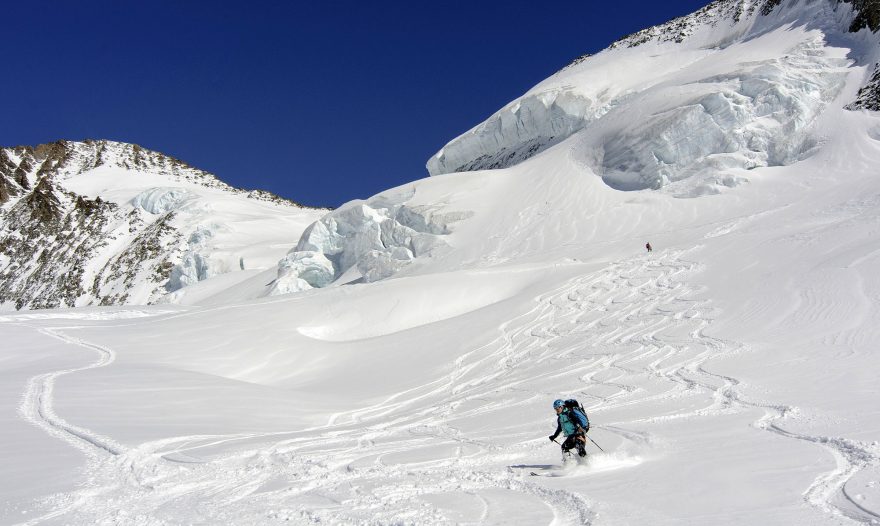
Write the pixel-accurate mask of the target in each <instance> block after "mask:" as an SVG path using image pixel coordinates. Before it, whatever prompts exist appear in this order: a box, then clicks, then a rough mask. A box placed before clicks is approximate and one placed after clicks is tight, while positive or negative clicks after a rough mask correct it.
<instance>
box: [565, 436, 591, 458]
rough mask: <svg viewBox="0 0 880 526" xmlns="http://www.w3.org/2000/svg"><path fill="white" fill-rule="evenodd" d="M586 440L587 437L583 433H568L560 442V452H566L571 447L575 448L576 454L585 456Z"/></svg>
mask: <svg viewBox="0 0 880 526" xmlns="http://www.w3.org/2000/svg"><path fill="white" fill-rule="evenodd" d="M586 441H587V437H586V436H584V434H583V433H575V434H573V435H568V436H567V437H565V441H564V442H563V443H562V452H563V453H567V452H568V451H570V450H572V449H577V452H578V455H580V456H582V457H585V456H587V450H586V449H584V446H585V445H586Z"/></svg>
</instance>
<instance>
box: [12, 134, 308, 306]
mask: <svg viewBox="0 0 880 526" xmlns="http://www.w3.org/2000/svg"><path fill="white" fill-rule="evenodd" d="M99 167H108V168H114V169H122V170H124V172H122V173H128V171H132V172H138V173H145V174H152V175H154V176H156V177H161V178H162V180H163V181H166V182H167V181H172V182H176V183H177V184H180V185H196V186H197V187H203V188H208V189H213V190H218V191H220V192H223V194H224V195H234V196H239V197H240V198H242V199H251V200H256V201H260V202H266V203H271V204H272V205H275V206H281V207H285V208H287V207H289V208H292V209H301V208H303V207H302V206H301V205H297V204H296V203H293V202H291V201H288V200H285V199H282V198H280V197H278V196H275V195H273V194H271V193H269V192H264V191H247V190H241V189H237V188H234V187H232V186H229V185H228V184H226V183H224V182H222V181H220V180H218V179H217V178H216V177H214V176H213V175H212V174H210V173H208V172H205V171H203V170H199V169H197V168H193V167H191V166H189V165H187V164H186V163H184V162H183V161H180V160H178V159H174V158H172V157H169V156H166V155H163V154H161V153H158V152H154V151H151V150H147V149H145V148H142V147H140V146H138V145H135V144H126V143H119V142H112V141H92V140H89V141H83V142H73V141H58V142H54V143H50V144H43V145H39V146H36V147H30V146H18V147H13V148H2V149H0V306H3V307H5V308H9V307H13V308H15V309H25V308H27V309H37V308H55V307H74V306H84V305H119V304H142V303H155V302H159V301H163V300H165V299H167V296H168V295H169V293H171V292H174V289H175V288H180V287H182V286H185V285H186V284H187V283H191V282H192V281H194V280H197V279H199V278H198V277H193V278H192V279H189V280H187V279H183V280H181V275H183V274H186V273H187V272H189V270H188V269H187V268H185V262H184V260H185V258H186V257H187V255H189V256H190V257H192V254H189V253H188V250H189V249H190V246H189V243H188V239H187V234H188V233H187V232H184V231H182V230H181V229H180V228H179V227H178V226H176V225H175V218H176V216H177V214H178V211H177V210H175V209H173V207H171V209H167V210H165V209H157V210H147V209H145V207H144V206H132V205H131V204H130V203H114V202H110V201H107V200H102V199H101V197H100V196H97V197H92V198H90V197H87V196H84V195H79V194H77V193H75V192H72V191H70V190H69V189H67V188H65V185H64V183H65V181H67V180H69V179H71V178H75V177H76V176H78V175H80V174H84V173H87V172H90V171H92V170H95V169H96V168H99ZM190 187H191V186H190ZM146 208H149V207H146ZM316 215H317V213H316ZM175 270H176V271H177V272H176V273H177V280H176V281H175V283H177V285H176V287H175V286H171V285H169V283H170V282H171V277H172V275H173V274H174V273H175ZM203 277H204V276H203Z"/></svg>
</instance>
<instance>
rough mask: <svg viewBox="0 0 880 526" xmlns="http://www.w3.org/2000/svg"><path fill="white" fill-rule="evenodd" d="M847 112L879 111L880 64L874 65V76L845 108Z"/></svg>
mask: <svg viewBox="0 0 880 526" xmlns="http://www.w3.org/2000/svg"><path fill="white" fill-rule="evenodd" d="M846 109H848V110H871V111H880V63H877V64H875V65H874V74H873V76H871V80H869V81H868V83H867V84H865V85H864V86H863V87H862V88H861V89H859V93H858V95H857V96H856V100H855V101H853V102H852V103H850V104H849V105H847V106H846Z"/></svg>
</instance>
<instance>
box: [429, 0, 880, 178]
mask: <svg viewBox="0 0 880 526" xmlns="http://www.w3.org/2000/svg"><path fill="white" fill-rule="evenodd" d="M875 11H877V8H876V7H875V6H873V4H870V3H869V2H856V3H855V4H850V3H848V2H840V1H838V0H813V1H806V0H802V1H788V2H782V1H780V0H719V1H716V2H712V3H711V4H709V5H708V6H706V7H704V8H703V9H700V10H699V11H697V12H695V13H693V14H691V15H688V16H685V17H680V18H677V19H674V20H672V21H670V22H667V23H665V24H662V25H659V26H655V27H652V28H648V29H645V30H643V31H640V32H638V33H635V34H633V35H629V36H627V37H624V38H622V39H621V40H619V41H617V42H615V43H614V44H612V45H611V46H610V47H609V48H608V49H606V50H604V51H602V52H600V53H598V54H596V55H592V56H585V57H581V58H579V59H577V60H576V61H575V62H574V63H572V64H571V65H569V66H568V67H566V68H564V69H563V70H561V71H559V72H557V73H556V74H554V75H552V76H551V77H549V78H548V79H547V80H545V81H543V82H541V83H539V84H538V85H537V86H535V87H534V88H532V89H531V90H529V91H528V92H527V93H525V94H524V95H523V96H522V97H520V98H518V99H516V100H514V101H513V102H511V103H510V104H508V105H506V106H505V107H504V108H502V109H501V110H499V111H498V112H496V113H495V114H494V115H492V116H491V117H490V118H489V119H487V120H486V121H485V122H483V123H481V124H479V125H477V126H476V127H474V128H473V129H471V130H470V131H468V132H466V133H465V134H463V135H461V136H460V137H458V138H456V139H454V140H453V141H451V142H450V143H449V144H447V145H446V146H444V147H443V149H441V150H440V151H439V152H438V153H437V154H436V155H434V156H433V157H432V158H431V159H430V160H429V161H428V163H427V167H428V171H429V173H430V174H431V175H438V174H444V173H451V172H460V171H473V170H481V169H492V168H503V167H507V166H512V165H515V164H518V163H520V162H522V161H524V160H525V159H528V158H530V157H532V156H534V155H536V154H538V153H540V152H542V151H544V150H546V149H548V148H550V147H552V146H554V145H556V144H559V143H561V142H563V141H565V140H567V139H568V138H570V137H572V136H574V135H579V136H582V137H583V138H584V141H583V143H582V145H581V146H580V148H579V149H580V152H579V156H580V158H581V159H582V160H584V161H585V162H588V163H589V164H590V166H591V167H592V168H593V169H594V170H595V171H596V173H597V174H599V175H601V176H602V177H603V178H604V179H605V181H606V182H607V183H608V184H610V185H612V186H614V187H615V188H621V189H639V188H660V187H663V186H666V185H668V184H669V183H671V182H674V181H678V180H682V179H686V178H690V177H693V176H705V175H706V168H707V167H708V165H707V164H706V163H708V164H710V165H712V168H713V169H716V168H741V169H750V168H754V167H757V166H775V165H781V164H788V163H790V162H792V161H794V160H796V159H799V158H800V157H801V155H802V154H803V153H804V152H805V151H807V150H809V148H810V146H811V144H812V142H813V141H815V137H811V136H810V128H811V125H812V124H813V122H814V119H815V118H816V116H817V115H819V114H820V113H821V112H822V110H823V108H824V107H825V106H826V105H828V104H830V103H832V101H834V99H835V98H836V97H837V95H838V94H839V92H840V88H841V87H842V86H843V78H844V77H845V76H846V75H848V74H849V73H852V70H848V69H846V68H848V67H849V66H850V65H855V66H861V67H865V68H868V69H869V71H861V74H862V75H863V76H866V77H869V76H870V72H871V71H872V70H873V68H874V63H875V62H876V59H877V58H878V57H877V49H876V48H877V45H876V44H877V40H876V38H875V37H874V36H873V35H869V34H868V33H867V32H868V30H863V31H862V33H863V34H862V35H861V36H860V35H852V34H849V33H848V31H850V30H858V29H860V28H862V27H864V26H865V25H868V26H870V27H871V28H872V29H876V27H875V26H871V24H870V22H869V21H870V20H871V16H869V15H871V13H874V12H875ZM860 19H864V20H866V21H865V22H859V20H860ZM829 35H832V36H833V38H832V39H831V40H832V41H833V42H834V43H835V44H834V45H840V44H844V43H845V44H848V46H849V49H846V50H845V51H841V52H838V51H835V50H834V49H835V48H834V47H833V46H831V45H829V38H828V36H829ZM855 48H860V49H858V51H857V52H855ZM866 73H867V75H866ZM863 83H864V82H863ZM873 91H876V90H873ZM869 95H870V94H867V95H865V96H862V97H861V98H862V99H867V98H868V97H869ZM852 100H853V99H849V100H846V101H843V102H842V104H846V103H849V102H852ZM842 104H841V105H842ZM861 107H865V106H864V105H862V106H861ZM643 139H644V141H643ZM644 142H653V143H654V144H653V145H644V144H642V143H644ZM682 142H687V143H688V145H687V146H686V147H682V146H683V145H680V144H679V143H682ZM635 143H639V146H638V148H637V150H638V151H635V150H634V149H633V148H634V147H635ZM731 153H737V156H736V157H737V158H736V159H733V158H731V156H730V155H728V154H731ZM741 153H744V155H740V154H741Z"/></svg>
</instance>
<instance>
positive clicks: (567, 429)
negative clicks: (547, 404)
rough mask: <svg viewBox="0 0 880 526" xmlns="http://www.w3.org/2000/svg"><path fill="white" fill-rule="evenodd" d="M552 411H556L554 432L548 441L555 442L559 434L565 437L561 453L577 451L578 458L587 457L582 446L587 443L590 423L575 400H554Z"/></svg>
mask: <svg viewBox="0 0 880 526" xmlns="http://www.w3.org/2000/svg"><path fill="white" fill-rule="evenodd" d="M553 410H554V411H556V432H555V433H553V434H552V435H550V440H552V441H553V442H556V437H558V436H559V433H562V434H563V435H565V440H564V441H563V442H562V444H561V445H562V453H563V455H564V454H565V453H568V452H569V451H570V450H572V449H577V452H578V456H581V457H585V456H587V451H586V450H585V449H584V446H585V445H586V443H587V438H586V436H587V431H589V429H590V421H589V420H588V419H587V415H586V413H584V412H583V409H582V407H581V405H580V404H579V403H578V401H577V400H566V401H563V400H556V401H555V402H553Z"/></svg>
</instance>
